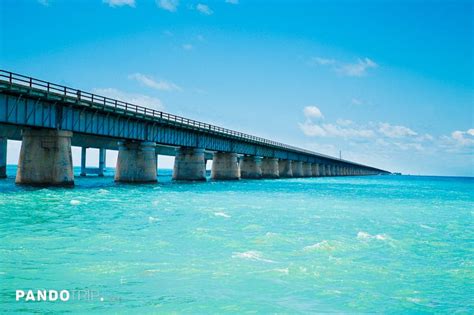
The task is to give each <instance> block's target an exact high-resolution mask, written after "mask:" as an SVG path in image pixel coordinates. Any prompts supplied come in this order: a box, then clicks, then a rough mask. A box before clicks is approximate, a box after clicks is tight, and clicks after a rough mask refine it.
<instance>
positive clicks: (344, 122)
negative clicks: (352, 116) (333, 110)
mask: <svg viewBox="0 0 474 315" xmlns="http://www.w3.org/2000/svg"><path fill="white" fill-rule="evenodd" d="M352 123H353V121H352V120H349V119H341V118H339V119H338V120H336V124H338V125H341V126H349V125H351V124H352Z"/></svg>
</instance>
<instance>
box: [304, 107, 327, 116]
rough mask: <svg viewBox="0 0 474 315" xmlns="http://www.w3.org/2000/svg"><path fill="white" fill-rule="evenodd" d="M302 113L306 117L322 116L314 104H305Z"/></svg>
mask: <svg viewBox="0 0 474 315" xmlns="http://www.w3.org/2000/svg"><path fill="white" fill-rule="evenodd" d="M303 113H304V115H305V116H306V118H323V114H322V113H321V111H320V110H319V108H318V107H316V106H306V107H305V108H304V109H303Z"/></svg>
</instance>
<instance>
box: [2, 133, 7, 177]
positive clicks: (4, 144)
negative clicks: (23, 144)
mask: <svg viewBox="0 0 474 315" xmlns="http://www.w3.org/2000/svg"><path fill="white" fill-rule="evenodd" d="M6 177H7V138H5V137H0V178H6Z"/></svg>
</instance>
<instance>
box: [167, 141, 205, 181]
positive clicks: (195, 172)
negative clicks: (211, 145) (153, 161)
mask: <svg viewBox="0 0 474 315" xmlns="http://www.w3.org/2000/svg"><path fill="white" fill-rule="evenodd" d="M173 179H174V180H190V181H205V180H206V162H205V159H204V149H200V148H190V147H181V148H177V149H176V156H175V158H174V168H173Z"/></svg>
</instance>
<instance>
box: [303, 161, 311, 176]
mask: <svg viewBox="0 0 474 315" xmlns="http://www.w3.org/2000/svg"><path fill="white" fill-rule="evenodd" d="M311 176H313V170H312V169H311V163H309V162H303V177H311Z"/></svg>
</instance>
